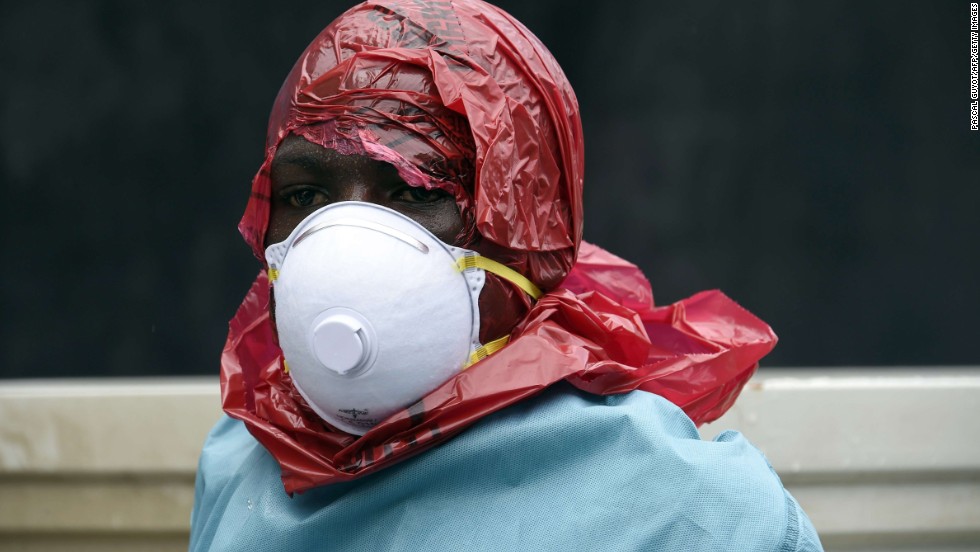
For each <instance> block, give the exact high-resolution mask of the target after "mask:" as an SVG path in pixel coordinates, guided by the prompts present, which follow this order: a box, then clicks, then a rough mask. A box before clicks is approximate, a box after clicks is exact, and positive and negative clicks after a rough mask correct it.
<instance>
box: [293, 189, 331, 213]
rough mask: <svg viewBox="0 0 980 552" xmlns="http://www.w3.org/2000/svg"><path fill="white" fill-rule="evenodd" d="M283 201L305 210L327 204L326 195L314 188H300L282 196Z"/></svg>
mask: <svg viewBox="0 0 980 552" xmlns="http://www.w3.org/2000/svg"><path fill="white" fill-rule="evenodd" d="M283 197H284V199H285V200H286V201H287V202H288V203H289V204H290V205H291V206H293V207H296V208H298V209H305V208H307V207H312V206H314V205H321V204H323V203H326V202H327V195H326V194H325V193H323V192H321V191H319V190H317V189H314V188H300V189H298V190H290V191H289V192H287V193H285V194H283Z"/></svg>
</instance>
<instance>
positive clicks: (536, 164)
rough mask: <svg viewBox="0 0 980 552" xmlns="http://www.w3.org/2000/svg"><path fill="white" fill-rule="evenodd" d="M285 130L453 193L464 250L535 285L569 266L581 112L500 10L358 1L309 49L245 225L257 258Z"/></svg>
mask: <svg viewBox="0 0 980 552" xmlns="http://www.w3.org/2000/svg"><path fill="white" fill-rule="evenodd" d="M325 122H329V124H327V125H326V126H322V125H321V123H325ZM290 133H295V134H300V135H302V136H304V137H305V138H307V139H308V140H310V141H311V142H314V143H317V144H320V145H322V146H324V147H329V148H333V149H338V150H339V151H341V152H342V153H359V154H363V155H368V156H370V157H373V158H375V159H377V160H380V161H385V162H389V163H392V164H393V165H395V167H396V168H397V169H398V170H399V173H400V175H401V176H402V178H403V179H404V180H405V181H406V182H408V183H409V184H412V185H416V186H425V187H427V188H433V187H439V188H443V189H446V190H447V191H451V192H452V193H454V195H455V197H456V200H457V203H458V204H459V207H460V211H461V213H462V215H463V220H464V222H465V224H466V229H467V230H466V231H467V235H465V236H461V242H462V244H463V245H467V246H473V247H476V248H477V249H480V250H482V251H483V252H485V254H488V256H491V257H493V258H496V259H498V260H500V261H502V262H505V263H506V264H508V265H510V266H512V267H513V268H515V269H516V270H517V271H518V272H521V273H522V274H524V275H526V276H528V277H529V278H531V279H532V280H533V281H535V282H536V283H538V284H539V286H541V287H543V288H546V289H550V288H553V287H554V286H555V285H556V284H558V283H559V282H561V280H562V279H563V278H564V277H565V275H566V274H567V273H568V270H569V269H570V268H571V266H572V263H573V262H574V257H575V247H577V246H578V244H579V242H580V241H581V238H582V179H583V171H584V161H583V159H584V152H583V144H582V125H581V120H580V117H579V109H578V103H577V101H576V99H575V95H574V92H573V91H572V87H571V85H570V84H569V83H568V80H567V79H566V78H565V75H564V73H563V72H562V70H561V68H560V67H559V66H558V63H557V62H556V61H555V59H554V57H553V56H552V55H551V54H550V53H549V52H548V50H547V49H546V48H545V47H544V45H542V44H541V42H540V41H539V40H538V39H537V38H536V37H535V36H534V35H533V34H531V32H530V31H528V30H527V29H526V28H525V27H524V26H523V25H521V24H520V23H519V22H518V21H516V20H515V19H513V18H512V17H511V16H510V15H508V14H506V13H504V12H503V11H501V10H499V9H498V8H495V7H493V6H491V5H489V4H486V3H483V2H479V1H478V0H464V1H451V2H450V1H434V2H421V1H419V2H406V1H393V2H366V3H364V4H360V5H358V6H356V7H354V8H352V9H351V10H348V11H347V12H346V13H344V14H343V15H342V16H340V17H339V18H338V19H337V20H336V21H334V22H333V23H332V24H330V25H329V26H328V27H327V28H326V29H325V30H324V31H323V32H322V33H320V35H319V36H317V37H316V39H314V40H313V42H312V43H311V44H310V46H309V47H307V49H306V51H305V52H303V54H302V55H301V56H300V58H299V60H298V61H297V63H296V65H295V66H294V67H293V69H292V71H291V72H290V73H289V75H288V76H287V78H286V81H285V82H284V83H283V86H282V88H281V90H280V91H279V95H278V97H277V98H276V101H275V104H274V105H273V109H272V115H271V117H270V120H269V131H268V134H267V139H266V162H265V164H264V165H263V168H262V170H260V171H259V174H258V175H257V176H256V178H255V180H254V182H253V189H252V197H251V200H250V201H249V205H248V208H247V210H246V213H245V216H244V217H243V218H242V221H241V223H240V225H239V228H240V230H241V231H242V234H243V235H244V236H245V239H246V241H247V242H248V243H249V245H251V246H252V249H253V251H255V253H256V255H257V256H259V257H260V258H261V251H262V249H263V241H264V236H265V232H266V227H267V225H268V218H269V203H268V198H269V191H270V184H269V178H268V169H269V166H270V164H271V161H272V157H273V155H274V154H275V151H276V148H277V147H278V145H279V144H280V142H281V141H282V140H283V139H284V138H285V137H286V136H287V135H288V134H290ZM481 243H482V245H479V244H481Z"/></svg>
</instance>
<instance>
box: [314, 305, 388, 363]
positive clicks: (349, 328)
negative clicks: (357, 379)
mask: <svg viewBox="0 0 980 552" xmlns="http://www.w3.org/2000/svg"><path fill="white" fill-rule="evenodd" d="M310 330H311V331H310V341H311V342H312V343H311V347H310V348H311V349H312V350H313V354H314V355H315V356H316V358H317V360H319V361H320V364H322V365H323V367H324V368H326V369H327V370H329V371H330V372H331V373H333V374H336V375H338V376H341V377H345V378H349V377H354V376H357V375H360V374H362V373H363V372H364V371H365V370H367V369H368V368H369V367H370V366H371V364H373V363H374V357H375V355H376V353H377V340H376V339H374V335H373V334H374V332H373V331H372V328H371V325H370V323H369V322H368V321H367V320H366V319H365V318H364V317H363V316H361V315H360V314H359V313H358V312H357V311H354V310H351V309H347V308H343V307H335V308H332V309H327V310H325V311H323V312H322V313H320V315H319V316H317V317H316V319H314V320H313V324H311V325H310Z"/></svg>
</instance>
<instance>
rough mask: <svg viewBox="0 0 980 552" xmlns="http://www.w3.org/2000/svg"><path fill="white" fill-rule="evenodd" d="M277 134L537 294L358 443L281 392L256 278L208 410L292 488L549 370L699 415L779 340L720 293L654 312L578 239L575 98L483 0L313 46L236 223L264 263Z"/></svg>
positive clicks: (551, 65)
mask: <svg viewBox="0 0 980 552" xmlns="http://www.w3.org/2000/svg"><path fill="white" fill-rule="evenodd" d="M289 134H297V135H300V136H303V137H304V138H306V139H307V140H309V141H311V142H314V143H316V144H319V145H321V146H323V147H327V148H332V149H336V150H337V151H339V152H341V153H344V154H353V153H356V154H360V155H367V156H369V157H372V158H374V159H376V160H381V161H385V162H387V163H390V164H392V165H394V166H395V167H396V169H397V170H398V172H399V174H400V176H401V177H402V178H403V179H404V180H405V181H406V182H407V183H409V184H410V185H413V186H424V187H426V188H434V187H438V188H441V189H444V190H447V191H450V192H451V193H452V194H453V195H454V197H455V198H456V201H457V204H458V205H459V207H460V212H461V214H462V217H463V222H464V226H465V229H464V231H463V235H461V236H459V239H460V241H461V243H465V245H467V246H468V247H469V248H472V249H475V250H477V251H479V252H480V253H482V254H483V255H485V256H488V257H490V258H493V259H496V260H498V261H501V262H503V263H505V264H508V265H510V266H511V267H512V268H514V269H516V270H517V271H518V272H521V273H522V274H524V275H525V276H527V277H529V278H530V279H531V280H533V281H534V282H535V283H537V284H538V286H539V287H541V288H543V289H544V290H545V291H547V292H548V293H546V294H545V295H544V296H543V297H542V298H541V299H540V300H539V301H537V302H536V303H535V304H533V305H531V304H530V303H527V304H526V305H525V307H526V311H525V312H526V315H525V316H524V317H523V319H522V320H521V321H520V322H519V323H518V325H517V327H516V328H514V330H513V331H512V332H511V339H510V343H509V344H508V345H507V346H506V347H504V348H503V349H502V350H500V351H499V352H497V353H495V354H493V355H492V356H490V357H488V358H485V359H484V360H482V361H480V362H478V363H476V364H474V365H473V366H472V367H470V368H469V369H467V370H465V371H463V372H461V373H460V374H458V375H457V376H455V377H453V378H452V379H450V380H449V381H447V382H446V383H444V384H443V385H441V386H440V387H438V388H437V389H435V390H434V391H433V392H431V393H429V394H428V395H426V396H425V397H424V398H423V399H422V400H421V401H419V402H418V403H416V404H414V405H412V406H410V407H409V408H407V409H405V410H403V411H401V412H398V413H396V414H394V415H393V416H391V417H390V418H388V419H386V420H385V421H383V422H381V423H380V424H379V425H377V426H375V427H374V428H372V429H371V430H370V431H368V432H367V433H366V434H365V435H363V436H361V437H355V436H352V435H349V434H346V433H343V432H340V431H338V430H336V429H334V428H331V427H330V426H329V425H327V424H326V423H324V422H323V421H322V420H321V419H320V418H319V417H318V416H317V415H316V414H315V413H314V412H313V411H312V410H311V409H310V408H309V406H307V405H306V403H305V402H304V401H303V399H302V397H300V396H299V394H298V393H297V392H296V390H295V388H294V386H293V385H292V382H291V380H290V377H289V374H288V373H286V372H285V370H284V369H283V364H282V351H281V350H280V348H279V345H278V341H277V338H276V334H275V328H274V326H273V324H272V323H271V321H270V317H269V283H268V279H267V276H266V274H265V271H264V270H263V271H261V272H260V274H259V276H258V278H257V279H256V281H255V283H254V284H253V286H252V288H251V290H250V291H249V293H248V295H247V296H246V297H245V300H244V301H243V303H242V305H241V307H240V308H239V310H238V312H237V314H236V315H235V317H234V318H233V319H232V321H231V323H230V331H229V334H228V340H227V343H226V345H225V349H224V352H223V354H222V365H221V391H222V404H223V407H224V409H225V411H226V412H227V413H228V414H229V415H230V416H232V417H234V418H238V419H241V420H243V421H244V422H245V425H246V427H247V428H248V430H249V431H250V432H251V433H252V435H254V436H255V437H256V439H258V440H259V441H260V442H261V443H262V444H263V445H264V446H265V447H266V448H267V449H268V450H269V451H270V453H271V454H272V455H273V456H274V457H275V458H276V460H277V461H278V462H279V464H280V466H281V468H282V478H283V483H284V485H285V488H286V490H287V491H288V492H290V493H292V492H297V491H303V490H306V489H309V488H311V487H314V486H317V485H324V484H329V483H332V482H337V481H344V480H348V479H352V478H355V477H360V476H362V475H365V474H368V473H371V472H372V471H375V470H378V469H381V468H383V467H385V466H388V465H391V464H392V463H394V462H397V461H400V460H403V459H405V458H409V457H411V456H412V455H414V454H418V453H419V452H422V451H423V450H425V449H426V448H427V447H429V446H432V445H434V444H437V443H440V442H443V441H445V440H446V439H449V438H451V437H452V436H453V435H455V434H456V433H458V432H460V431H462V430H463V429H465V428H466V427H468V426H469V425H471V424H473V423H474V422H476V421H478V420H479V419H480V418H481V417H483V416H485V415H487V414H489V413H491V412H495V411H497V410H500V409H502V408H505V407H507V406H508V405H511V404H514V403H515V402H518V401H520V400H522V399H524V398H527V397H530V396H532V395H534V394H536V393H539V392H540V391H542V390H543V389H545V388H547V387H548V386H550V385H552V384H554V383H556V382H559V381H562V380H565V381H569V382H570V383H572V384H573V385H575V386H576V387H579V388H580V389H583V390H586V391H589V392H593V393H598V394H610V393H623V392H627V391H631V390H636V389H641V390H645V391H649V392H652V393H657V394H659V395H662V396H664V397H666V398H667V399H669V400H670V401H672V402H674V403H675V404H677V405H678V406H680V407H681V408H683V409H684V411H685V412H686V413H687V414H688V415H689V416H690V417H691V418H692V419H694V421H695V422H698V423H703V422H707V421H711V420H713V419H715V418H717V417H719V416H721V415H722V414H723V413H724V412H725V410H727V409H728V408H729V407H730V406H731V404H732V403H733V402H734V400H735V398H736V397H737V396H738V393H739V391H740V390H741V388H742V386H743V385H744V384H745V382H746V381H747V380H748V378H749V377H750V376H751V375H752V373H753V372H754V370H755V368H756V366H757V364H756V363H757V361H758V360H759V359H760V358H762V357H763V356H764V355H765V354H767V353H768V352H769V351H770V350H771V349H772V347H773V346H774V345H775V342H776V337H775V335H774V334H773V332H772V330H771V329H770V328H769V327H768V326H767V325H766V324H765V323H764V322H762V321H761V320H759V319H758V318H756V317H754V316H752V315H751V314H750V313H749V312H747V311H745V310H744V309H742V308H741V307H739V306H738V305H736V304H735V303H734V302H732V301H731V300H730V299H728V298H727V297H725V296H724V295H722V294H721V293H719V292H704V293H700V294H698V295H695V296H694V297H692V298H690V299H687V300H684V301H681V302H679V303H676V304H674V305H670V306H666V307H655V306H654V304H653V294H652V292H651V291H650V286H649V283H648V282H647V280H646V278H645V277H644V276H643V274H642V273H641V272H640V270H639V269H638V268H637V267H636V266H634V265H633V264H631V263H629V262H627V261H624V260H622V259H619V258H617V257H615V256H614V255H612V254H610V253H608V252H606V251H603V250H602V249H600V248H598V247H595V246H593V245H590V244H587V243H584V242H582V241H581V233H582V204H581V196H582V179H583V145H582V132H581V124H580V120H579V113H578V106H577V103H576V100H575V97H574V94H573V92H572V90H571V87H570V86H569V84H568V82H567V80H566V78H565V76H564V74H563V73H562V71H561V69H560V68H559V67H558V64H557V63H556V62H555V60H554V59H553V57H552V56H551V54H550V53H548V51H547V50H546V49H545V48H544V46H542V45H541V43H540V42H539V41H538V40H537V39H536V38H535V37H534V36H533V35H532V34H531V33H530V32H529V31H528V30H527V29H526V28H525V27H524V26H523V25H521V24H520V23H519V22H517V21H515V20H514V19H513V18H512V17H510V16H509V15H507V14H505V13H503V12H502V11H501V10H499V9H498V8H495V7H493V6H491V5H489V4H486V3H483V2H480V1H479V0H452V1H425V0H399V1H391V2H367V3H364V4H360V5H358V6H356V7H354V8H352V9H351V10H349V11H348V12H346V13H345V14H343V15H342V16H341V17H340V18H338V19H337V20H336V21H334V22H333V23H332V24H331V25H330V26H329V27H327V28H326V29H325V30H324V31H323V32H322V33H321V34H320V35H319V36H318V37H317V38H316V39H315V40H314V41H313V43H312V44H311V45H310V46H309V47H308V48H307V49H306V51H305V52H304V53H303V55H302V56H301V57H300V59H299V61H298V62H297V64H296V65H295V67H294V68H293V70H292V71H291V72H290V74H289V76H288V77H287V79H286V81H285V83H284V84H283V87H282V89H281V91H280V93H279V95H278V97H277V98H276V102H275V105H274V107H273V111H272V116H271V118H270V123H269V133H268V140H267V147H266V157H265V162H264V163H263V165H262V167H261V168H260V170H259V172H258V174H257V175H256V177H255V179H254V181H253V185H252V195H251V198H250V200H249V203H248V206H247V208H246V212H245V215H244V217H243V218H242V221H241V223H240V225H239V228H240V230H241V231H242V234H243V236H244V237H245V239H246V241H247V242H248V243H249V245H250V246H251V247H252V249H253V251H255V253H256V255H257V256H259V257H260V258H261V254H262V249H263V246H264V243H263V242H264V240H265V232H266V229H267V225H268V222H269V200H270V181H269V168H270V165H271V162H272V158H273V156H274V154H275V151H276V148H277V147H278V146H279V144H280V143H281V142H282V140H283V139H284V138H285V137H286V136H287V135H289ZM489 283H490V282H489V278H488V285H489ZM515 297H517V295H516V294H512V295H510V296H509V298H510V299H513V298H515ZM481 301H482V297H481ZM480 308H481V312H483V311H484V308H485V307H484V305H483V303H482V302H481V307H480ZM493 308H494V307H493V305H489V306H488V307H487V310H488V311H492V310H493ZM497 308H498V310H502V308H501V307H499V306H498V307H497Z"/></svg>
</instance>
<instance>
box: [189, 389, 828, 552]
mask: <svg viewBox="0 0 980 552" xmlns="http://www.w3.org/2000/svg"><path fill="white" fill-rule="evenodd" d="M279 476H280V472H279V466H278V464H277V463H276V461H275V460H274V459H273V458H272V456H270V455H269V453H268V452H267V451H266V450H265V449H264V448H263V447H262V445H260V444H259V443H258V442H257V441H256V440H255V439H254V438H253V437H252V436H251V435H250V434H249V433H248V431H247V430H246V429H245V427H244V426H243V425H242V423H241V422H239V421H236V420H232V419H230V418H227V417H225V418H223V419H222V420H220V421H219V422H218V424H217V425H216V426H215V427H214V429H213V430H212V431H211V434H210V435H209V437H208V439H207V442H206V444H205V446H204V450H203V452H202V455H201V460H200V466H199V469H198V473H197V482H196V492H195V498H194V511H193V513H192V516H191V525H192V529H191V542H190V550H192V551H204V550H210V551H223V550H235V551H238V550H281V551H308V550H413V551H415V550H465V551H480V550H487V551H493V552H504V551H511V550H562V551H565V550H588V551H595V550H602V551H627V550H667V551H675V550H676V551H688V550H738V551H750V550H765V551H796V550H799V551H804V550H806V551H809V550H821V549H822V548H821V546H820V541H819V539H818V538H817V535H816V532H815V531H814V529H813V526H812V525H811V523H810V521H809V519H808V518H807V517H806V515H805V514H804V513H803V511H802V510H801V509H800V507H799V505H798V504H797V502H796V500H794V499H793V497H792V496H791V495H790V494H789V493H788V492H787V491H786V490H785V489H784V488H783V485H782V483H781V482H780V481H779V478H778V477H777V476H776V474H775V472H774V471H773V470H772V468H771V466H770V465H769V463H768V462H767V461H766V459H765V457H764V456H763V455H762V454H761V453H760V452H759V451H758V450H757V449H756V448H754V447H753V446H752V445H751V444H749V442H748V441H746V440H745V438H744V437H742V435H740V434H739V433H736V432H726V433H723V434H721V435H719V436H718V437H717V438H716V439H715V440H714V441H702V440H701V439H700V437H699V435H698V432H697V430H696V428H695V426H694V424H693V423H692V422H691V420H690V419H689V418H688V417H687V416H686V415H685V414H684V413H683V412H682V411H681V410H680V409H679V408H677V407H676V406H674V405H673V404H671V403H670V402H668V401H667V400H665V399H663V398H661V397H659V396H656V395H653V394H650V393H645V392H642V391H634V392H632V393H627V394H623V395H615V396H605V397H603V396H597V395H591V394H588V393H584V392H581V391H578V390H576V389H574V388H573V387H571V386H570V385H567V384H559V385H555V386H553V387H551V388H549V389H548V390H546V391H545V392H543V393H542V394H541V395H539V396H537V397H535V398H533V399H529V400H527V401H524V402H522V403H519V404H517V405H514V406H511V407H509V408H507V409H504V410H502V411H500V412H497V413H495V414H492V415H490V416H487V417H486V418H484V419H483V420H481V421H480V422H478V423H477V424H476V425H474V426H473V427H471V428H469V429H468V430H466V431H464V432H463V433H462V434H460V435H458V436H456V437H454V438H453V439H451V440H450V441H448V442H446V443H445V444H443V445H441V446H438V447H436V448H433V449H430V450H428V451H426V452H424V453H422V454H420V455H418V456H416V457H414V458H411V459H409V460H406V461H404V462H401V463H399V464H396V465H394V466H391V467H388V468H385V469H383V470H381V471H380V472H377V473H374V474H371V475H368V476H365V477H363V478H361V479H357V480H354V481H350V482H344V483H338V484H333V485H327V486H324V487H319V488H315V489H312V490H310V491H307V492H305V493H302V494H297V495H295V496H293V497H292V498H290V497H289V496H288V495H287V494H286V493H285V491H284V490H283V486H282V483H281V481H280V479H279Z"/></svg>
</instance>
